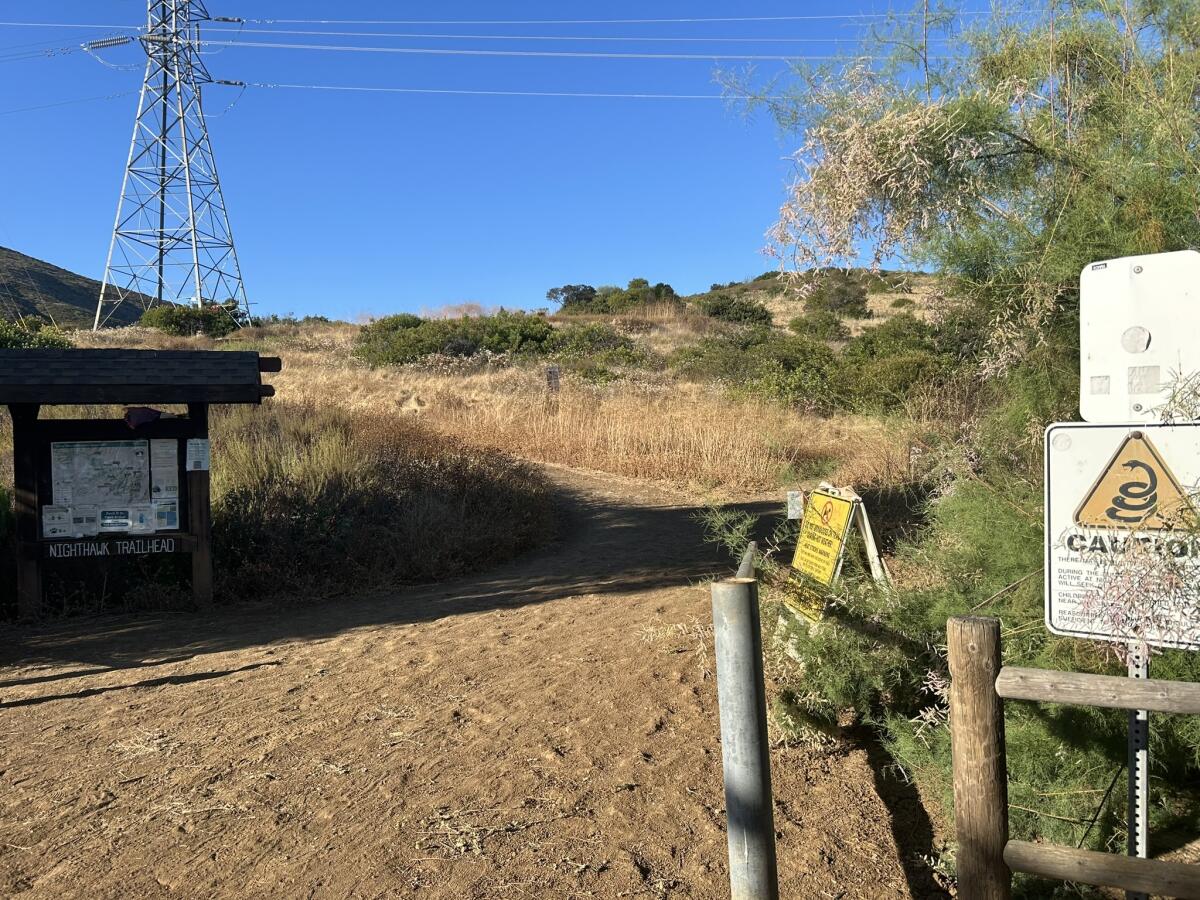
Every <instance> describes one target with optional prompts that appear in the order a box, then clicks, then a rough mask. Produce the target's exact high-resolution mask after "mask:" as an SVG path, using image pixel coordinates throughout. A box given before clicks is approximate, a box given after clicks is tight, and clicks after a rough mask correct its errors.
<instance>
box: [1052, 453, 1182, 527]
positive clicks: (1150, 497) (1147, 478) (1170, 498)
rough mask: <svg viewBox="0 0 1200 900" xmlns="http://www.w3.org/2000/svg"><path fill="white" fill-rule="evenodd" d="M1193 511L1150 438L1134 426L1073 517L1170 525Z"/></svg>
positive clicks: (1110, 523)
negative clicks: (1133, 429)
mask: <svg viewBox="0 0 1200 900" xmlns="http://www.w3.org/2000/svg"><path fill="white" fill-rule="evenodd" d="M1192 515H1194V510H1193V509H1192V505H1191V503H1190V502H1189V501H1188V497H1187V492H1186V491H1184V489H1183V488H1182V487H1180V485H1179V482H1178V481H1177V480H1176V478H1175V476H1174V474H1172V472H1171V470H1170V468H1169V467H1168V466H1167V464H1166V462H1164V461H1163V458H1162V456H1160V455H1159V452H1158V450H1157V449H1156V448H1155V447H1154V445H1153V444H1152V443H1151V442H1150V438H1149V437H1148V436H1147V435H1146V434H1145V433H1144V432H1141V431H1134V432H1131V433H1130V434H1129V435H1127V436H1126V438H1125V440H1124V441H1123V442H1122V443H1121V446H1120V447H1118V448H1117V452H1116V453H1114V454H1113V457H1112V459H1110V460H1109V461H1108V465H1106V466H1105V467H1104V470H1103V471H1102V472H1101V473H1100V477H1099V478H1098V479H1096V483H1095V484H1094V485H1092V488H1091V490H1090V491H1088V493H1087V496H1086V497H1084V498H1083V502H1082V503H1080V504H1079V507H1078V508H1077V509H1076V510H1075V521H1076V523H1077V524H1079V525H1087V526H1091V527H1096V528H1127V529H1130V530H1132V531H1168V530H1170V529H1172V528H1175V527H1177V526H1179V525H1180V524H1181V523H1182V521H1183V520H1184V519H1185V518H1188V517H1190V516H1192Z"/></svg>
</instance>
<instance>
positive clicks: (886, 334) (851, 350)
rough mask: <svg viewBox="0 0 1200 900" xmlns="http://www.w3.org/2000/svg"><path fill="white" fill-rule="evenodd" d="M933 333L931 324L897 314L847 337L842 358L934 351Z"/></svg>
mask: <svg viewBox="0 0 1200 900" xmlns="http://www.w3.org/2000/svg"><path fill="white" fill-rule="evenodd" d="M933 336H934V329H933V326H931V325H929V324H927V323H925V322H922V321H921V320H920V319H918V318H916V317H915V316H912V315H909V314H908V313H901V314H900V315H897V316H892V317H891V318H890V319H888V320H887V321H885V322H882V323H881V324H879V325H876V326H874V327H872V328H867V329H865V330H864V331H863V332H862V334H860V335H858V336H857V337H854V338H851V339H850V341H849V343H847V344H846V351H845V352H846V358H847V359H850V360H855V361H861V360H867V359H879V358H880V357H884V356H899V355H902V354H908V353H921V352H936V351H937V349H938V348H937V346H936V344H935V343H934V337H933Z"/></svg>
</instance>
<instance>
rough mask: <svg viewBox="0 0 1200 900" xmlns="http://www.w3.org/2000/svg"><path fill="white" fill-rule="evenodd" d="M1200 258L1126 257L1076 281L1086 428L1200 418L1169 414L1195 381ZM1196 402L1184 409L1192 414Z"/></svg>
mask: <svg viewBox="0 0 1200 900" xmlns="http://www.w3.org/2000/svg"><path fill="white" fill-rule="evenodd" d="M1198 339H1200V253H1197V252H1196V251H1194V250H1181V251H1179V252H1176V253H1155V254H1153V255H1150V256H1127V257H1123V258H1121V259H1110V260H1107V261H1105V262H1096V263H1092V264H1091V265H1089V266H1087V267H1086V268H1085V269H1084V270H1083V273H1082V274H1081V275H1080V276H1079V341H1080V347H1079V350H1080V354H1079V355H1080V379H1079V395H1080V396H1079V410H1080V412H1081V414H1082V416H1083V419H1084V421H1087V422H1095V423H1103V424H1115V423H1121V422H1161V421H1164V420H1165V417H1166V416H1167V415H1168V414H1171V413H1174V415H1173V419H1174V420H1176V421H1179V420H1187V419H1195V418H1200V413H1198V412H1196V411H1193V412H1192V413H1191V414H1190V415H1189V414H1186V413H1184V414H1180V412H1179V410H1177V409H1176V410H1172V409H1171V407H1172V406H1173V405H1175V404H1173V403H1172V394H1173V393H1175V392H1176V390H1177V389H1178V388H1180V387H1182V386H1184V385H1186V384H1188V382H1189V380H1190V381H1191V382H1193V384H1192V387H1196V386H1197V385H1196V384H1195V383H1194V382H1195V381H1196V375H1197V372H1196V368H1197V366H1196V344H1197V340H1198ZM1194 399H1195V398H1193V400H1192V402H1190V403H1185V405H1187V406H1190V407H1195V406H1196V405H1197V404H1196V403H1195V402H1194Z"/></svg>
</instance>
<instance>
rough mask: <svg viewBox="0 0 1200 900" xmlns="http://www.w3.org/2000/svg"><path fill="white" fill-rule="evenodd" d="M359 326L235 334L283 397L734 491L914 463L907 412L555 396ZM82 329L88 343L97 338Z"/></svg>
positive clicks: (889, 479) (713, 393)
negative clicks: (267, 358) (364, 357)
mask: <svg viewBox="0 0 1200 900" xmlns="http://www.w3.org/2000/svg"><path fill="white" fill-rule="evenodd" d="M653 327H664V328H674V329H677V330H678V333H679V334H680V335H683V334H684V333H685V332H686V331H687V330H688V329H690V328H691V327H692V326H691V324H689V323H688V322H687V321H686V317H681V316H676V317H675V318H671V317H669V316H667V315H666V314H665V313H664V314H663V315H661V316H660V317H659V320H658V322H657V324H656V325H654V326H653ZM696 327H699V326H696ZM356 330H357V329H356V328H355V326H347V325H329V326H303V327H301V328H299V329H296V328H294V327H292V326H272V327H271V328H265V329H254V330H247V331H245V332H242V333H241V334H240V335H239V336H237V338H236V342H237V344H239V345H241V344H252V345H254V346H257V347H261V348H263V349H264V350H269V351H270V352H278V353H279V354H280V355H282V356H283V358H284V368H283V371H282V372H280V373H279V374H276V375H272V376H271V377H270V381H271V383H272V384H274V385H275V388H276V396H277V398H278V400H277V401H276V402H285V403H301V404H317V405H322V404H328V405H332V406H336V407H337V408H339V409H341V410H345V411H350V412H355V413H367V414H371V415H378V416H391V415H397V414H402V415H411V416H416V417H419V418H420V419H421V420H422V421H423V422H424V423H425V424H426V425H428V426H430V427H432V428H433V429H435V430H436V431H438V432H439V433H441V434H445V435H448V436H452V437H455V438H458V439H460V440H462V441H465V442H467V443H470V444H474V445H476V446H481V447H489V448H495V449H499V450H504V451H506V452H508V453H511V454H513V455H515V456H520V457H523V458H526V459H531V460H535V461H539V462H546V463H553V464H559V465H565V466H572V467H576V468H584V469H592V470H596V471H602V472H608V473H611V474H614V475H620V476H625V477H631V478H639V479H649V480H654V481H661V482H668V483H671V484H674V485H677V486H680V487H686V488H689V489H691V490H694V491H700V492H711V491H716V492H718V493H721V494H726V495H728V494H731V493H739V494H745V493H747V492H764V491H770V490H775V489H777V488H779V487H780V486H781V485H783V484H788V485H795V484H801V483H814V482H816V481H818V480H821V479H829V480H832V481H837V482H841V483H845V484H853V485H855V486H857V487H867V486H870V485H877V484H886V483H894V482H896V481H903V480H905V478H906V476H907V474H908V466H909V445H910V441H909V434H908V427H907V426H906V425H905V424H903V423H899V422H897V423H892V422H884V421H881V420H879V419H876V418H871V417H865V416H853V415H838V416H833V417H830V418H823V417H816V416H808V415H805V414H800V413H797V412H795V411H793V410H789V409H786V408H784V407H782V406H779V405H777V404H773V403H764V402H755V401H749V400H734V399H731V398H730V397H729V396H728V395H727V394H725V393H724V392H722V391H721V390H720V389H719V388H716V387H713V386H709V385H701V384H692V383H678V382H675V381H673V380H672V379H670V378H668V377H666V376H653V377H650V378H649V379H648V380H646V379H642V380H626V381H621V382H617V383H615V384H611V385H605V386H594V385H589V384H586V383H583V382H580V381H577V380H575V379H572V378H567V379H565V380H564V382H563V387H562V391H561V392H560V394H559V395H558V397H557V398H556V399H555V398H551V397H550V396H549V395H548V393H547V391H546V382H545V375H544V373H543V371H542V369H540V368H523V367H516V366H513V367H506V368H498V369H497V368H493V369H486V370H483V371H469V370H463V371H453V370H450V371H432V370H428V369H421V368H415V367H401V368H380V369H371V368H369V367H367V366H365V365H363V364H361V363H359V362H358V361H356V360H354V359H353V358H352V357H350V356H349V353H348V349H349V347H350V345H351V342H352V341H353V336H354V334H355V332H356ZM80 337H81V338H82V339H83V340H82V341H81V343H83V342H86V343H93V345H94V342H95V341H96V340H97V339H95V338H92V337H91V336H90V335H80ZM690 339H691V340H694V339H695V338H694V337H691V338H690ZM99 341H101V342H103V345H104V346H163V345H164V343H167V344H169V345H171V346H179V345H180V343H182V344H183V345H185V346H189V347H197V348H200V347H204V346H212V342H206V341H205V340H204V339H177V338H166V339H165V341H164V339H163V336H162V335H158V334H157V333H155V332H149V331H147V330H146V329H124V330H122V331H119V332H118V331H114V332H110V333H108V334H107V335H103V336H101V337H100V338H99ZM223 343H224V345H226V346H228V342H223ZM318 348H319V349H318Z"/></svg>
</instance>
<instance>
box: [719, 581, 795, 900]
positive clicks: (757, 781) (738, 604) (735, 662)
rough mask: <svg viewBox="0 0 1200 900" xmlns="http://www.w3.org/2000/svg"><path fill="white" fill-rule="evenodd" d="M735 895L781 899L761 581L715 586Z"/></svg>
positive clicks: (738, 899) (735, 898) (735, 899)
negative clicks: (760, 595) (768, 742)
mask: <svg viewBox="0 0 1200 900" xmlns="http://www.w3.org/2000/svg"><path fill="white" fill-rule="evenodd" d="M712 605H713V643H714V644H715V645H716V656H717V696H718V702H719V705H720V708H721V755H722V762H723V768H724V774H725V811H726V815H727V817H728V829H727V830H728V836H729V886H730V895H731V898H732V900H778V898H779V875H778V871H777V865H776V859H775V813H774V809H773V802H772V799H771V757H770V748H769V746H768V744H767V701H766V688H765V686H764V684H763V658H762V626H761V623H760V622H759V616H758V583H757V582H756V581H755V580H754V579H753V578H732V579H729V580H726V581H718V582H715V583H714V584H713V586H712Z"/></svg>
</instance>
